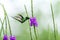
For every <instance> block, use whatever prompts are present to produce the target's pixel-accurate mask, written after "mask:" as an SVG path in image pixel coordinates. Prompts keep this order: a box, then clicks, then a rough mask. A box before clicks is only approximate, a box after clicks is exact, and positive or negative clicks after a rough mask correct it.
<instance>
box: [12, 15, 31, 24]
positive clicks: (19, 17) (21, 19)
mask: <svg viewBox="0 0 60 40" xmlns="http://www.w3.org/2000/svg"><path fill="white" fill-rule="evenodd" d="M12 18H14V19H15V20H17V21H19V22H21V23H24V22H25V21H27V20H28V19H30V18H29V17H25V18H24V17H23V16H22V15H21V14H18V16H15V17H12Z"/></svg>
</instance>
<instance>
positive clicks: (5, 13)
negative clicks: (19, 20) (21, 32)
mask: <svg viewBox="0 0 60 40" xmlns="http://www.w3.org/2000/svg"><path fill="white" fill-rule="evenodd" d="M2 7H3V10H4V15H5V16H6V17H7V21H8V25H9V31H10V35H12V32H11V26H10V22H9V18H8V15H7V12H6V10H5V8H4V5H2Z"/></svg>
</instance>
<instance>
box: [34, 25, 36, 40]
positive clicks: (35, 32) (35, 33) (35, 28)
mask: <svg viewBox="0 0 60 40" xmlns="http://www.w3.org/2000/svg"><path fill="white" fill-rule="evenodd" d="M34 33H35V37H36V40H37V34H36V28H35V26H34Z"/></svg>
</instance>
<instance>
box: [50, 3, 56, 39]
mask: <svg viewBox="0 0 60 40" xmlns="http://www.w3.org/2000/svg"><path fill="white" fill-rule="evenodd" d="M50 7H51V12H52V20H53V27H54V37H55V40H56V31H55V30H56V28H55V19H54V12H53V7H52V3H50Z"/></svg>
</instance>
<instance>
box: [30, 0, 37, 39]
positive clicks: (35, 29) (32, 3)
mask: <svg viewBox="0 0 60 40" xmlns="http://www.w3.org/2000/svg"><path fill="white" fill-rule="evenodd" d="M31 13H32V17H34V14H33V0H31ZM34 33H35V37H36V40H37V34H36V28H35V26H34Z"/></svg>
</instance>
